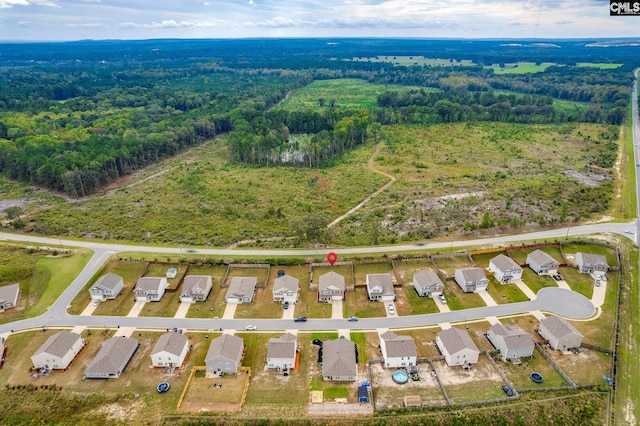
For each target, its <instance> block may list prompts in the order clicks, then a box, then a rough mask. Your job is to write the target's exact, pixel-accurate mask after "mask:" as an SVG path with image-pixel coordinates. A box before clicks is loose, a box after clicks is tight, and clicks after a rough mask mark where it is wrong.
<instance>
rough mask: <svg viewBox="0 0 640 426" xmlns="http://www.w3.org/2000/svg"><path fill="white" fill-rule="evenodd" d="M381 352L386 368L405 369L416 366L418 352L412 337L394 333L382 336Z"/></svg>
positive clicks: (386, 333) (389, 332)
mask: <svg viewBox="0 0 640 426" xmlns="http://www.w3.org/2000/svg"><path fill="white" fill-rule="evenodd" d="M380 350H381V351H382V357H383V358H384V366H385V368H403V367H411V366H414V365H416V362H417V358H418V351H417V349H416V342H414V341H413V338H412V337H411V336H399V335H397V334H396V333H394V332H393V331H387V332H385V333H382V334H381V335H380Z"/></svg>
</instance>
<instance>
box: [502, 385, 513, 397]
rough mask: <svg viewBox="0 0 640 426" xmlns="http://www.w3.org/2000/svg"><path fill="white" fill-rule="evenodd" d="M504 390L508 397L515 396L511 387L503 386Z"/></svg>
mask: <svg viewBox="0 0 640 426" xmlns="http://www.w3.org/2000/svg"><path fill="white" fill-rule="evenodd" d="M502 390H503V391H504V393H506V394H507V396H513V391H512V390H511V388H510V387H509V385H502Z"/></svg>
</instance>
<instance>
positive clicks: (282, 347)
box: [267, 333, 298, 370]
mask: <svg viewBox="0 0 640 426" xmlns="http://www.w3.org/2000/svg"><path fill="white" fill-rule="evenodd" d="M297 353H298V338H297V337H296V336H295V335H293V334H291V333H286V334H284V335H282V336H280V337H272V338H271V339H269V343H268V344H267V368H276V369H278V370H280V369H282V370H286V369H291V368H294V367H295V365H296V355H297Z"/></svg>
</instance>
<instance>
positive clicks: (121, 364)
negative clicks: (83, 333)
mask: <svg viewBox="0 0 640 426" xmlns="http://www.w3.org/2000/svg"><path fill="white" fill-rule="evenodd" d="M138 345H139V343H138V341H137V340H136V339H133V338H130V337H124V336H120V337H112V338H111V339H109V340H106V341H105V342H104V343H103V344H102V348H100V351H99V352H98V353H97V355H96V356H95V358H93V360H92V361H91V363H90V364H89V365H88V366H87V369H86V370H85V371H84V377H85V378H87V379H110V378H117V377H120V375H121V374H122V372H123V371H124V369H125V368H126V367H127V364H129V361H131V358H132V357H133V354H134V353H135V352H136V350H137V349H138Z"/></svg>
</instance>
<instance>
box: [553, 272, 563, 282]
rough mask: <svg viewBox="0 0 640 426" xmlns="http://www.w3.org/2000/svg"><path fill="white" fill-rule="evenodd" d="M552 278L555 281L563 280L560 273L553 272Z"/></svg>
mask: <svg viewBox="0 0 640 426" xmlns="http://www.w3.org/2000/svg"><path fill="white" fill-rule="evenodd" d="M553 279H554V280H556V281H563V280H564V278H562V275H560V274H555V275H554V276H553Z"/></svg>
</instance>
